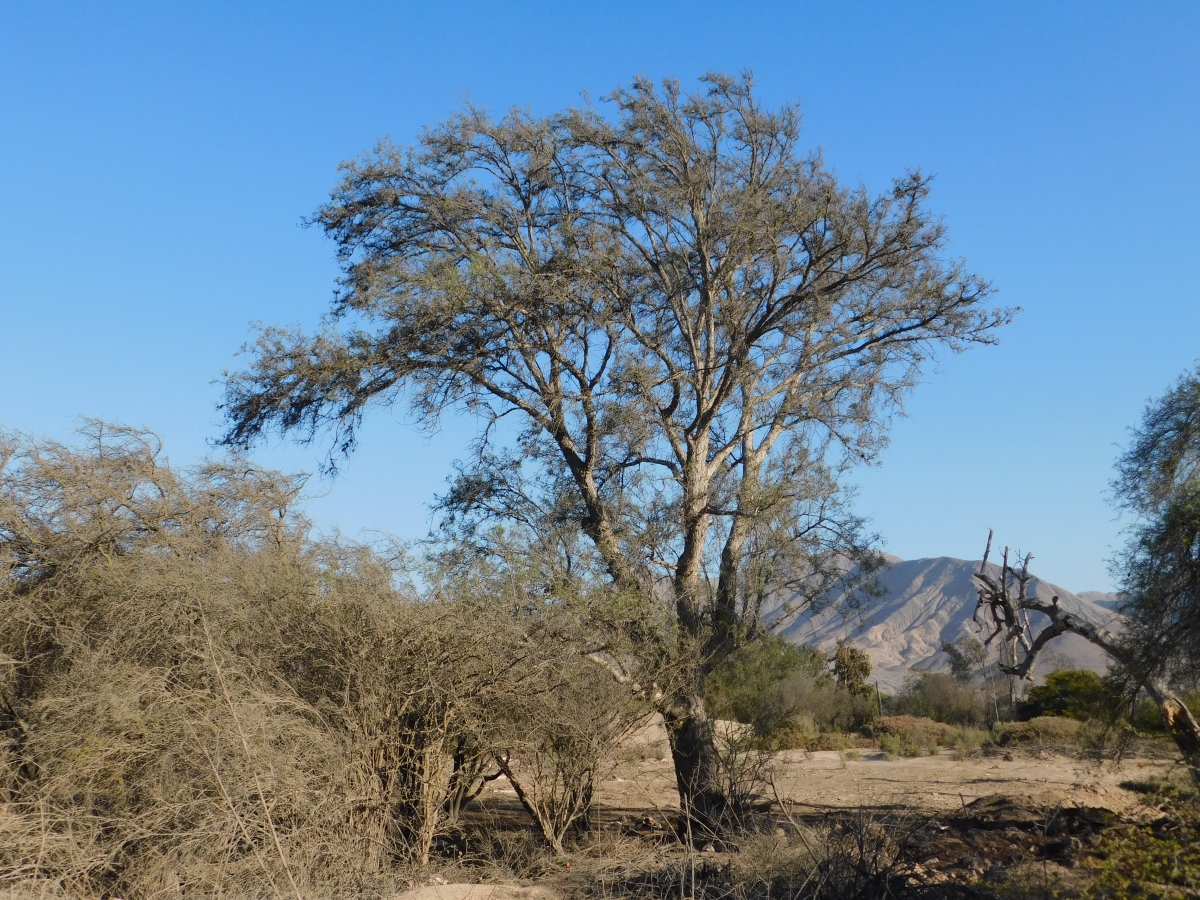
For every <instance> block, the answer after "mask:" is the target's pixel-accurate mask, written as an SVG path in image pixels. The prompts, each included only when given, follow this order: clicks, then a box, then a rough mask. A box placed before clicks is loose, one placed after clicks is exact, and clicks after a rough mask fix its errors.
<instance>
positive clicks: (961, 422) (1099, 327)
mask: <svg viewBox="0 0 1200 900" xmlns="http://www.w3.org/2000/svg"><path fill="white" fill-rule="evenodd" d="M743 68H751V69H753V70H754V72H755V73H756V76H757V80H758V83H759V85H760V87H761V93H762V96H763V97H764V99H765V100H767V101H768V102H770V103H778V102H780V101H783V100H798V101H799V102H800V103H801V104H802V108H803V111H804V115H805V129H806V135H807V140H808V142H809V143H810V144H811V145H812V146H814V147H817V146H819V147H822V148H823V149H824V151H825V153H826V156H827V159H828V160H829V162H830V164H831V165H832V166H833V167H834V168H835V169H836V170H837V172H838V173H839V174H840V175H841V177H842V178H843V179H846V180H847V181H850V182H862V183H864V184H865V185H867V186H868V187H869V188H872V189H883V188H885V187H886V186H887V184H888V181H889V179H890V178H892V177H893V176H895V175H897V174H900V173H901V172H903V171H904V169H905V168H906V167H911V166H920V167H922V168H924V169H925V170H927V171H932V172H934V173H936V175H937V181H936V185H935V194H934V196H933V199H932V204H933V207H934V208H935V209H936V210H937V211H938V212H940V213H941V214H943V215H944V216H945V218H946V221H947V224H948V226H949V230H950V235H951V238H952V241H953V246H952V252H953V253H954V254H955V255H958V256H962V257H964V258H966V260H967V261H968V264H969V265H970V267H971V268H972V269H974V270H975V271H977V272H979V273H981V274H983V275H985V276H987V277H989V278H990V279H992V280H993V281H994V283H995V285H996V286H997V288H998V289H999V292H1000V293H999V299H1000V300H1001V301H1003V302H1004V303H1006V304H1010V305H1019V306H1022V307H1024V309H1025V312H1024V313H1023V314H1022V315H1021V316H1020V317H1019V319H1018V320H1017V322H1016V323H1015V324H1014V325H1013V326H1011V327H1010V328H1008V329H1007V330H1006V331H1005V332H1004V334H1003V340H1002V343H1001V345H1000V346H999V347H996V348H990V349H979V350H973V351H971V352H969V353H968V354H966V355H964V356H958V357H951V358H948V359H946V360H944V361H943V362H942V364H941V365H940V366H939V367H938V368H937V369H936V370H931V371H929V372H928V373H927V377H926V379H925V383H924V384H923V385H922V386H921V387H920V388H919V389H918V390H917V392H916V393H915V394H914V395H913V397H912V398H911V401H910V403H909V405H908V416H907V418H905V419H903V420H900V421H898V422H897V423H896V425H895V428H894V432H893V442H892V446H891V447H890V448H889V449H888V450H887V452H886V453H885V454H884V456H883V459H882V463H881V465H880V466H878V467H877V468H875V469H872V470H869V471H864V472H861V473H860V474H859V479H858V480H859V483H860V484H861V493H860V501H859V508H860V510H861V511H862V512H863V513H864V514H866V515H868V516H870V517H871V519H872V520H873V523H874V526H875V528H876V529H878V530H879V531H880V532H881V533H882V534H883V535H884V537H885V538H886V541H887V545H886V547H887V549H888V550H889V551H891V552H893V553H896V554H898V555H900V556H903V557H906V558H914V557H919V556H934V555H943V554H946V555H954V556H959V557H965V558H971V557H974V556H977V555H978V553H979V552H980V551H981V549H982V544H983V540H984V537H985V535H986V532H987V528H988V527H989V526H991V527H995V528H996V529H997V531H998V534H999V537H1000V539H1001V540H1003V541H1007V542H1010V543H1012V544H1014V545H1019V546H1020V547H1022V548H1024V549H1028V550H1033V551H1034V552H1035V553H1036V554H1037V557H1038V560H1039V562H1038V563H1037V564H1035V565H1036V568H1037V571H1038V572H1039V573H1040V574H1041V575H1042V576H1043V577H1045V578H1047V579H1049V580H1051V581H1054V582H1057V583H1059V584H1062V585H1063V586H1065V587H1068V588H1070V589H1073V590H1082V589H1094V588H1105V587H1107V586H1108V585H1109V578H1108V575H1107V570H1106V564H1105V560H1106V558H1107V557H1108V556H1110V555H1111V552H1112V550H1113V548H1115V547H1117V546H1118V545H1119V541H1120V523H1119V522H1118V521H1117V520H1116V519H1115V517H1114V514H1113V512H1112V510H1111V509H1110V508H1109V507H1108V506H1106V504H1105V502H1104V492H1105V490H1106V485H1107V482H1108V479H1109V477H1110V472H1111V465H1112V461H1113V458H1114V456H1115V455H1116V453H1117V452H1118V450H1119V447H1120V446H1121V445H1122V444H1123V442H1124V441H1125V440H1126V434H1127V432H1126V429H1127V428H1128V426H1130V425H1131V424H1133V423H1134V422H1136V421H1137V419H1138V418H1139V416H1140V413H1141V410H1142V406H1143V404H1144V402H1145V401H1146V400H1147V399H1148V398H1150V397H1151V396H1154V395H1158V394H1160V393H1161V392H1162V391H1163V390H1164V389H1165V388H1166V387H1167V386H1168V385H1169V384H1170V383H1171V381H1172V380H1173V379H1174V378H1175V377H1176V376H1177V375H1178V374H1180V373H1181V372H1182V371H1183V370H1185V369H1186V368H1188V367H1189V366H1191V365H1192V364H1193V362H1194V360H1195V359H1196V358H1197V357H1198V356H1200V283H1198V281H1197V277H1196V262H1197V260H1198V259H1200V251H1198V249H1197V244H1198V243H1200V225H1198V219H1197V215H1198V211H1200V168H1198V166H1197V163H1198V162H1200V4H1196V3H1193V2H1178V3H1153V4H1150V3H1120V4H1118V3H1098V2H1088V3H1066V2H1058V3H1041V2H1039V3H1004V4H1000V3H991V4H988V3H950V2H947V3H895V2H887V3H883V2H881V3H875V4H870V3H832V2H828V0H826V2H822V3H810V2H801V0H793V2H788V3H765V2H764V3H730V2H722V3H716V2H697V0H689V2H686V3H685V2H656V3H648V2H645V0H640V2H636V3H604V2H593V3H586V4H585V3H564V2H556V3H504V4H502V3H494V4H485V3H441V4H433V3H420V4H418V3H407V4H403V3H365V2H342V3H332V2H330V3H322V4H316V3H312V4H302V3H287V4H283V3H279V4H269V3H258V4H232V3H230V4H221V3H213V2H205V3H166V2H155V3H145V4H141V5H136V4H128V3H93V4H81V3H71V4H65V3H64V4H55V3H45V2H36V3H35V2H28V3H22V2H14V0H8V2H5V3H4V4H3V5H0V213H2V215H0V427H5V428H9V429H21V430H23V431H27V432H32V433H37V434H42V435H48V436H55V437H65V436H67V434H68V433H69V431H70V430H71V428H72V426H73V423H74V422H75V421H76V418H77V417H78V416H80V415H88V416H100V417H105V418H108V419H111V420H115V421H122V422H126V423H130V424H139V425H146V426H149V427H151V428H153V429H155V430H156V431H158V432H159V433H160V434H161V435H162V436H163V437H164V438H165V439H166V442H167V448H168V451H169V453H170V455H171V458H172V460H173V461H174V462H176V463H181V464H187V463H191V462H194V461H196V460H198V459H199V458H200V457H201V456H202V455H203V454H205V453H206V452H207V448H208V445H207V442H208V441H210V440H211V439H213V438H214V437H216V436H217V435H218V434H219V432H220V420H219V417H218V414H217V413H216V411H215V404H216V402H217V400H218V398H219V395H220V386H219V381H218V380H219V377H220V374H221V372H222V370H223V369H227V368H230V367H235V366H237V365H238V362H237V359H236V358H235V355H234V354H235V353H236V351H237V350H238V348H239V346H240V345H241V344H242V342H243V341H244V340H245V339H246V337H247V336H248V334H249V328H248V325H249V323H250V322H252V321H263V322H267V323H273V324H287V323H300V324H303V325H305V326H308V327H311V326H313V325H314V324H315V323H316V322H317V320H318V318H319V316H320V314H321V313H322V311H324V310H325V309H326V308H327V306H328V302H329V299H330V296H331V291H332V286H333V279H334V277H335V274H336V269H335V266H334V263H333V248H332V246H331V245H329V244H328V243H327V242H326V241H325V240H324V239H323V238H322V237H321V236H320V235H319V234H318V233H316V232H315V231H311V230H304V229H302V228H300V227H299V222H300V219H301V218H302V217H303V216H305V215H307V214H309V213H311V212H312V211H313V210H314V209H315V208H316V207H317V205H318V204H320V203H321V202H322V200H323V198H324V197H325V196H326V195H327V193H328V191H329V189H330V188H331V187H332V186H333V184H334V182H335V179H336V172H335V166H336V165H337V163H338V162H339V161H340V160H343V159H345V158H348V157H351V156H354V155H356V154H358V153H360V152H361V151H362V150H364V149H366V148H369V147H370V146H371V145H372V144H373V143H374V142H375V140H376V139H377V138H379V137H382V136H385V135H390V136H391V137H393V138H394V139H396V140H397V141H400V142H408V141H410V140H411V139H412V137H413V136H414V135H415V134H416V132H417V131H418V129H419V128H420V127H421V126H422V125H425V124H429V123H433V122H435V121H437V120H439V119H440V118H442V117H444V116H445V115H447V114H448V113H450V112H451V111H453V110H454V109H455V108H456V107H457V106H458V105H459V104H460V102H461V100H462V98H464V97H470V99H471V100H472V101H474V102H476V103H482V104H485V105H487V106H489V107H490V108H493V109H495V110H497V111H502V110H504V109H506V108H508V107H510V106H513V105H522V106H524V105H528V106H530V107H532V108H533V110H534V111H535V112H543V113H544V112H550V111H552V110H555V109H558V108H560V107H562V106H565V105H567V104H570V103H573V102H576V101H577V100H578V99H579V96H580V93H581V91H584V90H587V91H590V92H591V94H592V95H593V96H598V95H600V94H603V93H604V92H606V91H607V90H608V89H610V88H612V87H613V86H615V85H616V84H618V83H622V82H625V81H628V79H629V78H630V77H631V76H632V75H634V74H645V75H649V76H652V77H654V78H660V77H663V76H673V77H679V78H682V79H684V80H685V81H686V80H688V79H692V78H694V77H695V76H697V75H699V74H701V73H703V72H705V71H706V70H724V71H730V72H734V71H739V70H741V69H743ZM475 427H476V426H475V424H474V423H473V422H471V421H467V420H451V421H447V422H446V423H445V425H444V428H443V430H442V432H441V433H440V434H438V435H435V436H433V437H425V436H422V435H419V434H417V433H415V432H414V431H413V429H412V428H411V427H410V426H409V425H408V424H407V423H406V421H405V419H404V417H403V415H402V414H401V413H400V412H399V411H396V412H393V413H388V412H379V413H377V414H376V415H375V416H373V417H372V418H371V419H370V420H369V422H368V425H367V427H366V428H365V430H364V431H363V433H362V446H361V450H360V452H359V453H358V455H357V456H356V457H355V458H354V459H353V460H352V461H351V462H350V464H349V465H348V467H347V468H346V471H345V473H344V474H343V475H342V476H341V477H340V478H338V479H337V480H336V481H333V482H320V481H317V480H315V479H314V481H313V482H311V483H310V489H311V492H312V493H313V494H314V495H316V496H314V498H313V499H311V500H310V501H309V504H308V509H309V513H310V515H312V516H313V518H314V519H315V520H316V521H317V523H318V524H319V525H321V526H322V527H331V526H334V525H337V526H339V527H340V528H341V530H342V531H343V532H344V533H346V534H349V535H356V534H359V533H360V532H361V531H363V530H364V529H380V530H384V531H389V532H393V533H396V534H399V535H401V536H407V537H414V536H419V535H422V534H424V533H425V531H426V529H427V528H428V524H429V518H428V504H429V502H430V500H431V498H432V496H433V494H434V493H435V492H436V491H438V490H439V489H440V487H441V483H442V480H443V479H444V477H445V475H446V474H447V472H448V469H449V461H450V460H451V459H452V458H453V457H454V455H455V454H456V453H458V452H459V451H460V450H461V448H462V447H463V445H464V443H465V441H466V439H467V438H468V437H470V436H472V435H473V434H474V433H475ZM316 457H317V452H316V451H315V450H305V449H299V448H295V447H291V446H279V445H275V446H271V447H266V448H264V449H262V450H261V451H260V452H258V453H256V458H258V459H260V460H261V461H262V462H264V463H267V464H271V465H277V466H281V467H286V468H290V469H308V470H312V469H314V468H315V466H316Z"/></svg>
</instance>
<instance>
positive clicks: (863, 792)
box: [397, 724, 1170, 900]
mask: <svg viewBox="0 0 1200 900" xmlns="http://www.w3.org/2000/svg"><path fill="white" fill-rule="evenodd" d="M856 755H857V758H854V757H855V756H856ZM771 763H772V764H771V769H772V777H771V783H772V787H771V788H770V789H769V792H771V793H774V794H775V795H776V797H777V798H778V800H780V801H782V803H783V805H784V807H786V808H787V810H788V812H789V814H790V815H791V816H792V817H793V820H794V821H795V822H803V823H806V824H812V823H814V822H820V821H826V822H828V821H831V819H830V817H836V816H837V815H839V814H842V813H844V812H845V811H848V810H855V809H860V810H867V811H868V812H870V813H872V814H881V815H887V814H890V813H895V812H897V811H905V812H906V813H908V814H912V813H915V814H916V815H918V816H924V817H926V818H928V821H929V822H930V823H932V824H930V826H929V828H930V829H931V830H930V832H929V836H928V838H927V839H926V838H921V840H922V841H926V840H927V841H928V845H927V846H924V847H920V848H918V850H920V851H921V852H922V856H921V858H922V859H923V860H925V863H924V865H926V866H927V868H928V870H929V872H930V873H931V876H932V877H941V878H947V879H950V878H953V879H955V880H957V881H960V882H962V883H979V882H981V881H986V880H987V879H988V878H989V877H1005V873H1009V874H1012V873H1016V872H1017V871H1018V869H1019V868H1020V867H1021V866H1026V867H1036V869H1037V872H1038V877H1039V878H1041V877H1043V876H1044V875H1045V873H1046V872H1047V871H1051V870H1052V874H1053V875H1054V877H1055V878H1056V879H1058V882H1056V883H1058V884H1059V885H1060V887H1063V888H1069V886H1070V884H1071V882H1072V879H1077V878H1078V877H1079V875H1080V874H1081V873H1079V872H1078V871H1077V870H1076V865H1077V860H1076V859H1070V858H1066V857H1065V856H1064V857H1062V858H1059V859H1058V860H1057V862H1056V863H1055V864H1054V865H1053V866H1050V867H1049V868H1047V859H1048V858H1049V859H1054V858H1055V857H1054V854H1056V853H1058V852H1059V850H1058V849H1056V848H1057V846H1058V844H1063V847H1064V848H1067V849H1069V848H1071V847H1074V848H1075V849H1076V850H1078V849H1079V848H1082V847H1085V846H1086V843H1087V841H1088V839H1089V836H1091V835H1094V834H1095V833H1096V832H1097V831H1099V830H1101V829H1102V828H1104V827H1106V826H1107V825H1108V824H1109V823H1110V822H1112V821H1113V820H1114V819H1115V818H1116V817H1117V816H1122V817H1131V818H1137V817H1139V816H1141V815H1143V814H1148V811H1147V810H1146V809H1145V808H1144V807H1142V806H1141V799H1142V798H1141V797H1140V796H1139V795H1138V794H1136V793H1134V792H1132V791H1129V790H1126V789H1124V788H1122V787H1121V786H1120V784H1121V782H1130V781H1146V780H1149V779H1154V778H1158V777H1161V776H1162V775H1164V774H1165V773H1166V772H1167V770H1168V769H1169V768H1170V763H1169V762H1168V761H1166V760H1152V759H1129V760H1125V761H1123V762H1122V763H1120V764H1119V765H1114V764H1113V763H1111V762H1110V763H1105V764H1102V765H1101V764H1095V763H1088V762H1085V761H1081V760H1079V759H1074V758H1071V757H1068V756H1063V755H1052V754H1040V755H1037V754H1029V753H1021V754H1014V755H1012V756H1011V757H1009V758H1006V757H1005V756H1001V755H995V756H993V755H975V756H971V757H968V758H962V759H956V758H955V757H954V755H953V754H951V753H950V752H948V751H943V752H941V753H939V754H938V755H936V756H922V757H916V758H911V759H891V760H889V759H885V758H884V756H883V754H882V753H880V752H878V751H874V750H859V751H857V754H855V753H854V752H844V753H842V752H835V751H816V752H812V753H806V752H804V751H788V752H784V753H780V754H776V755H775V756H774V757H773V758H772V760H771ZM597 805H598V814H597V816H596V817H595V820H594V827H595V828H597V829H598V830H601V829H603V830H606V831H611V832H612V833H613V834H614V835H616V834H625V835H631V836H638V837H643V838H652V837H654V836H656V835H657V836H658V837H660V838H667V829H668V827H669V826H668V823H669V822H671V821H673V820H675V819H676V816H675V813H677V812H678V795H677V793H676V790H675V783H674V772H673V769H672V765H671V760H670V755H669V753H668V751H667V745H666V739H665V732H663V729H662V727H661V724H652V725H650V726H648V727H647V728H645V729H643V730H642V731H640V732H639V733H638V734H636V735H634V737H633V738H632V739H631V740H630V741H629V742H628V743H627V745H626V747H625V748H624V752H623V754H622V760H621V762H620V763H619V764H618V765H617V766H616V768H615V770H614V771H613V772H612V773H611V775H610V776H609V777H608V778H607V779H606V780H605V781H604V782H603V783H602V784H601V786H600V789H599V793H598V797H597ZM472 806H473V807H474V814H475V815H476V816H479V815H482V816H484V817H485V818H489V819H492V820H493V821H495V820H496V819H497V818H499V819H505V820H508V821H509V822H514V821H517V820H520V819H524V818H525V816H524V813H523V811H522V810H521V808H520V804H519V802H518V801H517V798H516V792H515V791H514V790H513V788H512V786H511V785H510V784H509V783H508V782H507V781H506V780H505V779H504V778H499V779H497V780H495V781H493V782H491V783H490V784H489V785H488V787H487V789H486V790H485V791H484V793H483V794H482V795H481V796H480V797H479V798H478V800H476V801H475V802H474V803H473V804H472ZM777 808H778V807H777ZM939 823H940V824H939ZM1073 835H1074V837H1072V836H1073ZM1092 840H1094V838H1092ZM660 846H661V845H660ZM664 849H665V846H664ZM1072 852H1074V851H1072ZM1085 852H1086V851H1085ZM997 872H999V873H1001V874H1000V876H997V875H996V873H997ZM564 874H565V873H564ZM1047 877H1048V876H1047ZM559 887H560V885H557V884H554V883H552V882H534V883H528V882H527V883H525V884H524V885H523V886H516V885H511V884H510V885H497V884H457V883H448V884H431V885H428V886H426V887H423V888H419V889H417V890H415V891H410V892H408V893H406V894H403V895H401V897H400V898H397V900H555V898H556V897H561V896H562V892H561V891H559V890H558V888H559ZM1068 893H1069V891H1068Z"/></svg>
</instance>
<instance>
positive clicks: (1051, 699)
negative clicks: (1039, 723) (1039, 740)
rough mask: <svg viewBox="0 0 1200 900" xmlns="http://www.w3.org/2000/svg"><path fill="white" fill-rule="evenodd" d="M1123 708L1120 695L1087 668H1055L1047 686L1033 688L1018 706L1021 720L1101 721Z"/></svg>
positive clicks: (1018, 715) (1047, 678) (1048, 677)
mask: <svg viewBox="0 0 1200 900" xmlns="http://www.w3.org/2000/svg"><path fill="white" fill-rule="evenodd" d="M1119 705H1120V693H1119V691H1117V690H1116V689H1115V688H1113V687H1112V686H1110V685H1109V683H1108V682H1106V681H1105V680H1104V679H1103V678H1101V677H1100V676H1099V675H1097V674H1096V673H1095V672H1091V671H1088V670H1087V669H1055V670H1054V671H1053V672H1051V673H1050V674H1049V675H1047V676H1046V682H1045V684H1041V685H1038V686H1036V687H1032V688H1030V689H1029V692H1028V693H1027V694H1026V695H1025V698H1024V700H1022V701H1021V702H1020V703H1019V704H1018V705H1017V717H1018V718H1019V719H1023V720H1028V719H1034V718H1037V717H1039V716H1063V717H1065V718H1068V719H1079V720H1081V721H1082V720H1084V719H1101V718H1106V717H1110V716H1112V715H1113V714H1114V713H1115V712H1116V711H1117V709H1118V707H1119Z"/></svg>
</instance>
